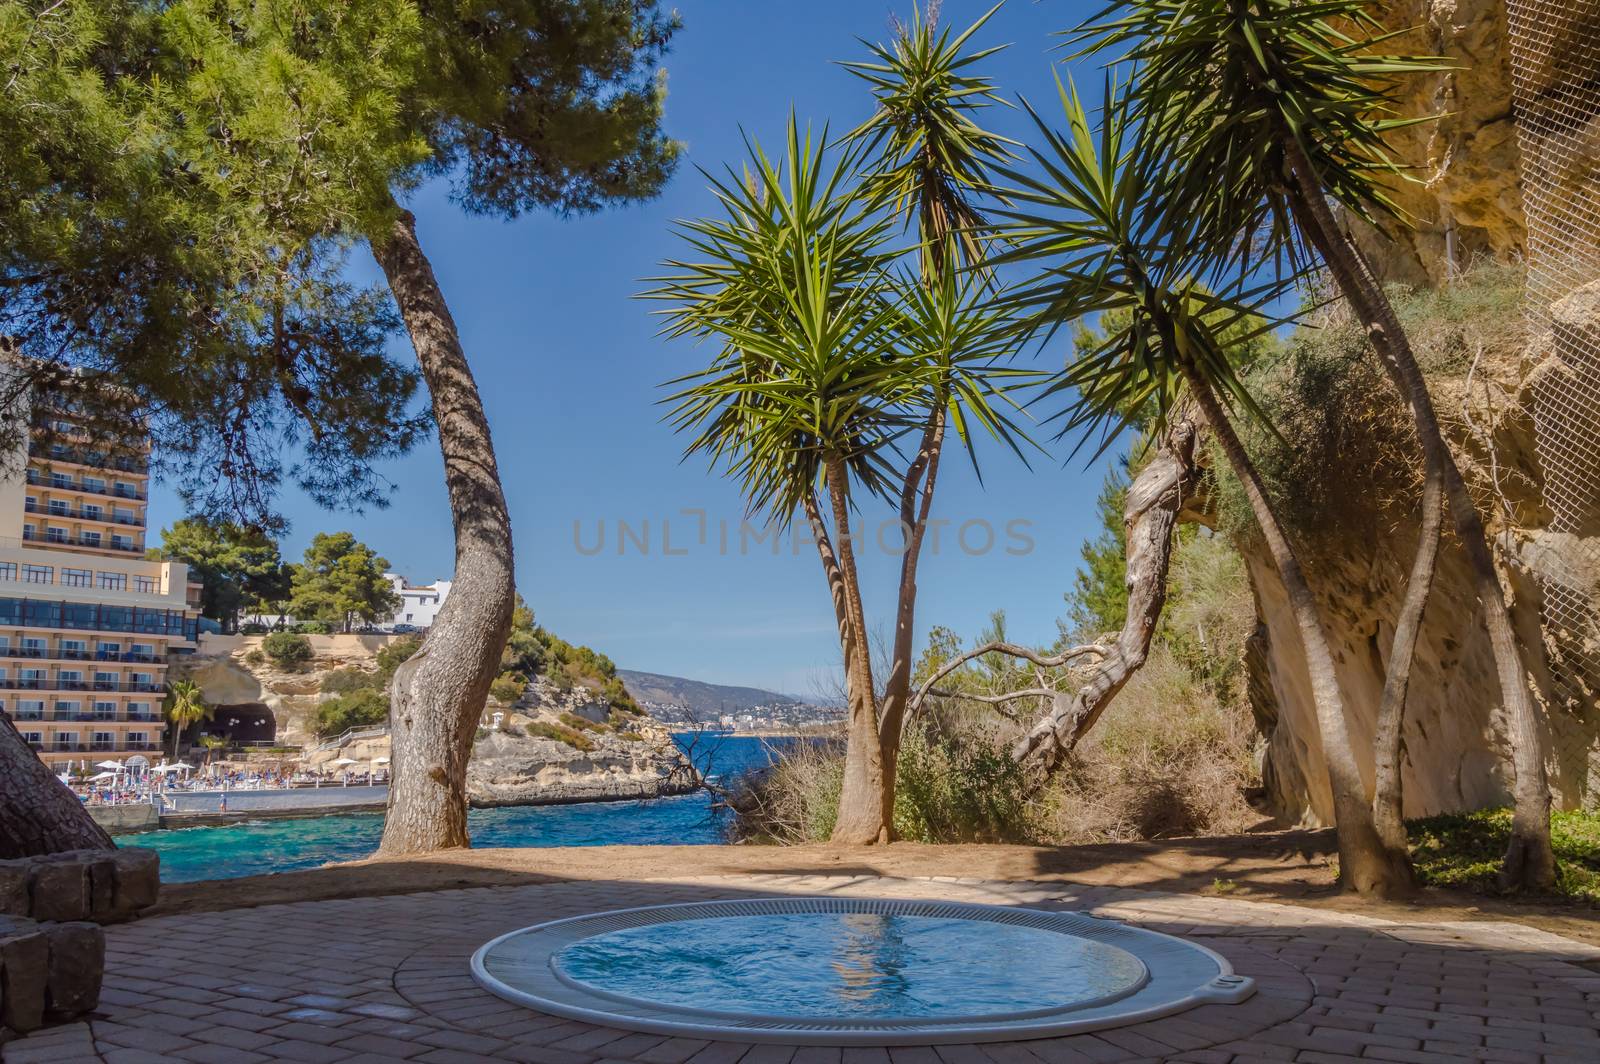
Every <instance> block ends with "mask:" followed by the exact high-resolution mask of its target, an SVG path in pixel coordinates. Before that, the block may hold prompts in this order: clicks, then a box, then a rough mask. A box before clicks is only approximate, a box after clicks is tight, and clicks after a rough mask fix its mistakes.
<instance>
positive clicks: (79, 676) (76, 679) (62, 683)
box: [56, 669, 83, 691]
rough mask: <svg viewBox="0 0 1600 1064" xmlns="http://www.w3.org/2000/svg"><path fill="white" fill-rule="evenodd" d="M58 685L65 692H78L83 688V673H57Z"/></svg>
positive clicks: (64, 671)
mask: <svg viewBox="0 0 1600 1064" xmlns="http://www.w3.org/2000/svg"><path fill="white" fill-rule="evenodd" d="M56 685H57V686H58V687H60V688H61V689H62V690H63V691H76V690H77V689H78V688H80V687H82V686H83V673H81V672H77V671H72V672H68V671H66V670H65V669H63V670H62V671H60V672H58V673H56Z"/></svg>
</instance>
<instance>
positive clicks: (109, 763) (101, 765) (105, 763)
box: [95, 761, 122, 772]
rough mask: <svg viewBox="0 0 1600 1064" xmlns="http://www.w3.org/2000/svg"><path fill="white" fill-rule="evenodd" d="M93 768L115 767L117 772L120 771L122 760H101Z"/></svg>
mask: <svg viewBox="0 0 1600 1064" xmlns="http://www.w3.org/2000/svg"><path fill="white" fill-rule="evenodd" d="M95 768H110V769H116V770H117V771H118V772H120V771H122V762H121V761H102V762H100V763H99V764H98V765H96V766H95Z"/></svg>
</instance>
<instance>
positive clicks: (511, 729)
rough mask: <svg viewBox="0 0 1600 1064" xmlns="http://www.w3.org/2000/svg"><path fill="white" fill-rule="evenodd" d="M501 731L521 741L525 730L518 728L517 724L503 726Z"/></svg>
mask: <svg viewBox="0 0 1600 1064" xmlns="http://www.w3.org/2000/svg"><path fill="white" fill-rule="evenodd" d="M500 730H501V731H503V732H505V733H506V734H507V735H511V736H515V737H517V738H519V739H520V738H521V737H522V736H523V734H524V733H523V730H522V729H521V728H519V727H517V726H516V725H515V724H502V725H500Z"/></svg>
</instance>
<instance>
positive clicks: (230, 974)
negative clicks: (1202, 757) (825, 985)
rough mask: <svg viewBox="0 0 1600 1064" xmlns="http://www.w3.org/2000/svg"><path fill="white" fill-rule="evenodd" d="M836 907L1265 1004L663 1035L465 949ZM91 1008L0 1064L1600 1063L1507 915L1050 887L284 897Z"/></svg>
mask: <svg viewBox="0 0 1600 1064" xmlns="http://www.w3.org/2000/svg"><path fill="white" fill-rule="evenodd" d="M829 893H836V894H845V895H856V896H871V897H901V898H940V899H951V900H959V901H976V902H988V903H992V904H1000V905H1028V906H1032V907H1035V908H1044V909H1051V908H1062V909H1073V910H1079V911H1084V912H1088V913H1091V914H1093V915H1096V916H1102V917H1108V918H1111V919H1117V920H1123V921H1127V922H1129V923H1133V924H1137V925H1140V926H1143V927H1148V928H1151V929H1153V930H1158V931H1165V932H1168V933H1170V934H1178V935H1183V936H1185V937H1188V938H1191V939H1193V940H1194V941H1197V942H1200V943H1203V944H1205V945H1207V946H1209V947H1210V948H1212V949H1214V950H1216V951H1217V952H1219V953H1221V954H1223V955H1224V956H1225V957H1227V958H1228V959H1229V961H1231V962H1232V963H1233V965H1234V967H1235V968H1236V969H1237V970H1239V971H1240V972H1242V973H1244V974H1246V975H1249V976H1252V977H1254V978H1255V980H1256V982H1257V985H1258V987H1259V990H1258V992H1257V994H1256V996H1255V997H1253V998H1252V999H1250V1000H1249V1001H1248V1002H1246V1003H1244V1004H1242V1005H1211V1006H1205V1007H1201V1008H1197V1009H1192V1010H1190V1011H1188V1012H1184V1013H1182V1014H1180V1015H1177V1016H1172V1017H1168V1018H1166V1019H1161V1020H1154V1021H1151V1022H1148V1023H1142V1024H1136V1025H1133V1026H1128V1027H1121V1028H1115V1029H1112V1030H1105V1031H1099V1032H1096V1033H1094V1034H1087V1035H1076V1036H1072V1037H1067V1038H1053V1039H1042V1040H1034V1041H1027V1042H1011V1043H1001V1044H994V1045H951V1046H935V1047H925V1046H907V1047H891V1048H888V1049H881V1048H866V1049H849V1048H847V1049H842V1050H841V1049H838V1048H819V1047H806V1046H772V1045H760V1046H751V1045H744V1044H740V1043H735V1042H708V1041H701V1040H697V1039H688V1038H668V1037H664V1036H659V1035H651V1034H639V1033H636V1032H629V1031H623V1030H613V1029H610V1028H604V1027H595V1026H592V1025H589V1024H584V1023H578V1022H574V1021H571V1020H563V1019H560V1018H558V1017H554V1016H546V1015H542V1014H540V1013H537V1012H534V1011H531V1010H529V1009H526V1008H522V1007H520V1006H517V1005H513V1004H510V1003H508V1002H505V1001H502V1000H500V999H499V998H497V997H494V996H493V995H491V994H488V993H486V992H485V991H483V990H480V989H479V988H478V987H477V985H476V984H475V983H473V981H472V978H471V976H470V975H469V974H468V972H467V959H468V957H469V955H470V954H471V953H472V951H473V950H474V949H476V948H477V947H478V946H479V945H481V944H482V943H483V942H484V941H486V940H487V939H489V938H491V937H493V936H495V935H498V934H501V933H503V932H506V931H510V930H512V929H515V928H518V927H523V926H526V925H528V924H532V923H538V922H540V921H543V920H551V919H557V918H560V917H564V916H577V915H581V914H584V913H590V912H597V911H601V910H605V909H616V908H623V907H627V906H635V905H654V904H663V903H669V902H680V901H703V900H711V899H718V898H733V897H760V896H778V895H797V894H798V895H813V894H829ZM107 939H108V945H107V948H108V954H107V975H106V982H105V990H104V992H103V994H102V996H101V1005H100V1009H99V1011H98V1012H97V1013H96V1014H95V1015H94V1016H93V1017H92V1018H91V1019H90V1020H88V1021H87V1022H83V1023H76V1024H71V1025H66V1026H62V1027H56V1028H52V1029H48V1030H45V1031H40V1032H37V1033H35V1034H34V1035H33V1036H31V1037H29V1038H26V1039H21V1040H18V1041H15V1042H11V1043H8V1044H7V1045H5V1046H4V1047H3V1049H0V1056H3V1059H4V1061H5V1064H35V1062H46V1061H62V1062H78V1061H86V1062H93V1061H105V1062H107V1064H141V1062H154V1061H178V1062H181V1061H198V1062H211V1061H215V1062H218V1064H252V1062H255V1061H301V1062H305V1064H368V1062H377V1061H389V1062H393V1061H415V1062H418V1064H458V1062H461V1064H465V1062H478V1061H525V1062H531V1064H612V1062H621V1061H632V1062H639V1064H1074V1062H1080V1061H1101V1062H1111V1061H1136V1060H1137V1061H1187V1062H1194V1064H1249V1062H1255V1061H1263V1062H1267V1061H1304V1062H1307V1064H1317V1062H1335V1061H1369V1062H1370V1061H1505V1062H1508V1064H1521V1062H1527V1064H1579V1062H1582V1064H1597V1062H1600V948H1596V947H1592V946H1587V945H1583V944H1580V943H1577V942H1573V941H1571V940H1568V939H1564V938H1561V937H1558V936H1556V935H1551V934H1548V933H1545V932H1542V931H1536V930H1533V929H1531V928H1526V927H1523V926H1521V925H1518V924H1512V923H1488V922H1478V923H1415V924H1404V923H1395V922H1392V921H1385V920H1377V919H1371V918H1366V917H1361V916H1356V915H1350V914H1345V913H1335V912H1328V911H1324V910H1312V909H1302V908H1296V907H1293V906H1285V905H1274V904H1264V903H1257V902H1242V901H1232V900H1229V899H1226V898H1209V897H1208V898H1201V897H1194V896H1188V895H1174V894H1159V893H1152V892H1148V891H1135V890H1124V889H1118V888H1111V887H1072V886H1064V885H1063V884H1060V883H1050V884H1044V883H1029V882H984V881H978V880H962V879H947V878H939V879H887V878H880V877H873V876H858V877H852V876H775V875H740V876H726V877H706V878H697V879H679V878H675V879H670V880H659V881H657V880H649V881H632V882H576V881H574V882H563V883H555V884H539V885H529V886H519V887H490V888H477V889H471V890H453V891H439V892H434V893H425V894H411V895H403V896H398V897H384V898H362V899H353V900H345V901H320V902H301V903H297V904H291V905H275V906H266V907H262V908H257V909H241V910H234V911H229V912H215V913H201V914H194V915H184V916H169V917H160V918H156V919H149V920H143V921H139V922H136V923H133V924H126V925H122V926H118V927H112V928H110V929H108V933H107Z"/></svg>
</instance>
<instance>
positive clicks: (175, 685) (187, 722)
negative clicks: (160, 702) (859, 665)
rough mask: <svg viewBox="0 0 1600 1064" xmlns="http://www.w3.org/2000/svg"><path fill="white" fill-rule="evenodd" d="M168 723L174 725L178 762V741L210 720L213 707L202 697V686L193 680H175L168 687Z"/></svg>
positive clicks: (173, 740)
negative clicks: (202, 722)
mask: <svg viewBox="0 0 1600 1064" xmlns="http://www.w3.org/2000/svg"><path fill="white" fill-rule="evenodd" d="M165 708H166V713H167V721H168V723H170V724H171V725H172V757H173V760H177V757H178V740H179V739H180V738H181V737H182V735H183V733H184V732H186V731H188V730H189V729H190V728H192V727H194V725H196V724H199V723H200V722H201V721H204V720H210V719H211V714H212V707H211V706H208V705H206V702H205V699H204V698H202V697H201V692H200V685H199V684H197V683H195V682H194V681H193V680H174V681H173V682H172V683H170V684H168V685H167V704H166V707H165Z"/></svg>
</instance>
